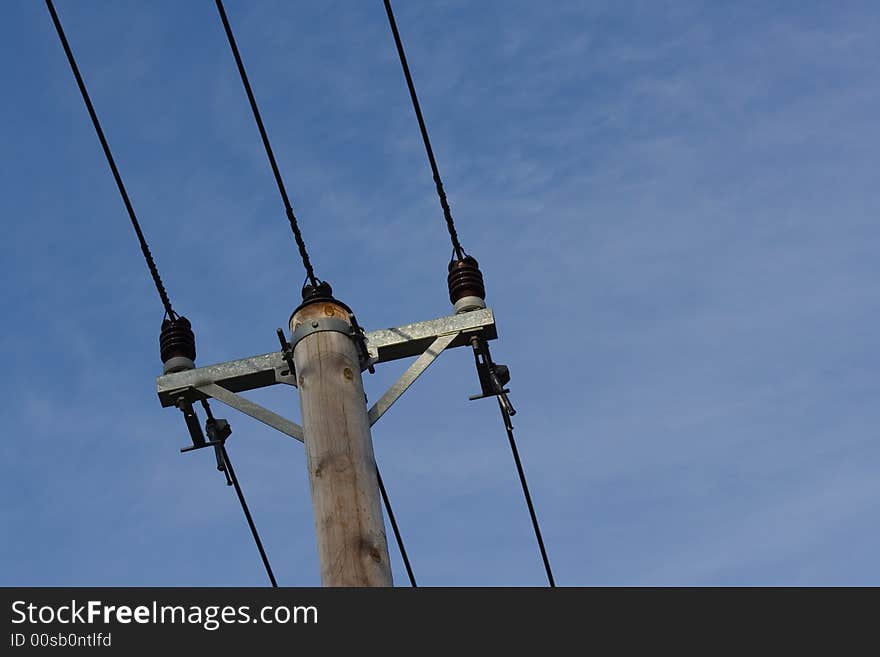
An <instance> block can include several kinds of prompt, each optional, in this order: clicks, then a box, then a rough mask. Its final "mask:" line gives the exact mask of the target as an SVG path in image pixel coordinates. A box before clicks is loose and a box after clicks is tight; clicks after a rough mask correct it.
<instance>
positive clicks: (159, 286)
mask: <svg viewBox="0 0 880 657" xmlns="http://www.w3.org/2000/svg"><path fill="white" fill-rule="evenodd" d="M46 6H47V7H48V8H49V14H50V15H51V16H52V22H53V23H54V24H55V30H56V31H57V32H58V38H59V39H61V45H62V47H63V48H64V54H65V55H67V61H68V62H69V63H70V68H71V70H72V71H73V77H74V78H76V84H77V86H78V87H79V92H80V93H81V94H82V97H83V100H84V101H85V104H86V109H87V110H88V112H89V116H90V117H91V119H92V125H94V126H95V132H97V133H98V140H99V141H100V142H101V148H103V149H104V155H105V156H106V157H107V163H108V164H109V165H110V171H112V172H113V179H114V180H115V181H116V186H117V187H118V188H119V194H120V195H121V196H122V202H123V203H124V204H125V209H126V210H127V211H128V217H129V219H131V225H132V227H134V232H135V234H136V235H137V239H138V243H139V244H140V246H141V252H142V253H143V254H144V260H146V262H147V267H148V268H149V270H150V276H152V277H153V282H154V283H155V284H156V291H157V292H158V293H159V298H160V299H161V300H162V305H163V306H164V307H165V312H166V313H167V314H168V317H169V318H171V319H172V320H173V319H175V318H176V317H177V313H175V312H174V309H173V308H172V307H171V301H170V300H169V298H168V293H167V292H166V291H165V285H164V284H163V283H162V278H161V277H160V276H159V269H158V268H157V267H156V263H155V261H154V260H153V254H152V253H151V252H150V247H149V245H148V244H147V240H146V238H145V237H144V233H143V231H142V230H141V225H140V222H138V218H137V215H136V214H135V212H134V207H132V204H131V199H129V197H128V192H127V191H126V190H125V185H124V184H123V182H122V176H120V175H119V169H118V168H117V167H116V161H115V160H114V159H113V154H112V153H111V152H110V146H109V144H108V143H107V138H106V137H105V136H104V130H103V129H102V128H101V123H100V121H98V114H97V113H96V112H95V107H94V106H93V105H92V100H91V98H89V92H88V91H87V90H86V85H85V83H84V82H83V79H82V75H80V72H79V67H78V66H77V65H76V60H75V59H74V58H73V52H72V51H71V49H70V44H69V43H68V42H67V37H66V36H65V34H64V29H63V28H62V27H61V21H60V20H59V19H58V14H57V13H56V12H55V6H54V5H53V4H52V0H46Z"/></svg>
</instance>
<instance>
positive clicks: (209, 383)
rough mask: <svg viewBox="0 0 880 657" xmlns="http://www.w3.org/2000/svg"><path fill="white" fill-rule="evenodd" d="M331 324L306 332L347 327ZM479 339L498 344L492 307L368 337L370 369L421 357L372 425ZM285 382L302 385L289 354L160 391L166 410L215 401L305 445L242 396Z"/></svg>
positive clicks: (190, 374)
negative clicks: (428, 373) (454, 351)
mask: <svg viewBox="0 0 880 657" xmlns="http://www.w3.org/2000/svg"><path fill="white" fill-rule="evenodd" d="M330 321H333V320H332V318H327V319H320V320H318V324H319V326H318V327H315V326H312V322H308V323H307V324H305V325H304V326H307V327H308V329H303V330H304V331H306V332H315V331H317V330H324V331H334V330H340V329H342V327H341V326H335V325H331V324H328V322H330ZM335 321H337V322H339V323H340V325H342V324H345V327H344V330H341V332H343V333H347V334H350V333H351V330H352V329H351V326H349V325H348V324H346V323H345V322H342V321H341V320H335ZM300 328H302V327H300ZM299 330H300V329H299V328H298V329H297V331H295V332H294V335H293V336H292V337H291V342H292V343H293V344H294V345H295V344H296V342H297V341H298V340H299V339H302V337H303V335H298V334H299ZM473 336H480V338H481V339H482V340H494V339H495V338H497V337H498V333H497V331H496V328H495V316H494V315H493V313H492V311H491V310H490V309H489V308H484V309H482V310H474V311H470V312H464V313H459V314H457V315H450V316H448V317H440V318H439V319H432V320H429V321H426V322H416V323H415V324H407V325H404V326H399V327H396V328H389V329H381V330H378V331H371V332H370V333H366V334H365V335H364V336H363V342H365V344H366V363H367V364H368V366H369V367H371V366H372V365H373V364H375V363H384V362H388V361H392V360H398V359H400V358H408V357H411V356H418V358H417V359H416V361H415V362H414V363H413V364H412V365H410V366H409V367H408V368H407V370H406V371H405V372H404V373H403V375H401V377H400V378H399V379H398V380H397V381H396V382H395V383H394V384H393V385H392V386H391V387H390V388H389V389H388V390H387V391H386V392H385V394H383V395H382V397H381V398H380V399H379V400H378V401H377V402H376V403H375V404H374V405H373V406H372V408H370V410H369V419H370V425H371V426H372V425H373V424H375V423H376V422H377V421H378V420H379V418H381V417H382V416H383V415H384V414H385V412H386V411H387V410H388V409H389V408H391V405H392V404H394V402H396V401H397V400H398V399H399V398H400V397H401V395H403V393H404V392H406V390H407V389H408V388H409V387H410V386H411V385H412V384H413V382H415V380H416V379H417V378H418V377H419V376H421V374H422V373H423V372H424V371H425V370H426V369H428V367H429V366H430V365H431V363H433V362H434V361H435V360H436V359H437V357H438V356H439V355H440V354H441V353H442V352H443V351H444V350H445V349H449V348H453V347H464V346H468V345H469V344H470V339H471V337H473ZM282 337H283V336H282ZM279 383H284V384H287V385H291V386H296V373H295V372H293V371H292V369H291V367H290V365H289V363H288V362H287V360H286V359H285V351H284V350H282V351H275V352H272V353H268V354H262V355H259V356H251V357H250V358H243V359H240V360H232V361H228V362H225V363H219V364H217V365H208V366H206V367H198V368H195V369H191V370H185V371H182V372H174V373H171V374H165V375H163V376H160V377H158V379H157V380H156V388H157V392H158V395H159V402H160V403H161V404H162V406H175V405H177V404H179V403H181V402H184V403H185V402H189V403H192V402H195V401H198V400H200V399H204V398H206V397H213V398H214V399H217V400H218V401H221V402H223V403H224V404H226V405H228V406H231V407H232V408H234V409H236V410H238V411H240V412H242V413H244V414H246V415H250V416H251V417H252V418H254V419H256V420H259V421H260V422H262V423H264V424H266V425H268V426H270V427H272V428H273V429H277V430H278V431H280V432H281V433H284V434H286V435H288V436H291V437H292V438H296V439H297V440H299V441H300V442H302V441H303V440H304V433H303V428H302V427H301V426H300V425H298V424H297V423H296V422H292V421H290V420H288V419H287V418H284V417H282V416H281V415H278V414H277V413H273V412H272V411H270V410H268V409H267V408H264V407H262V406H260V405H259V404H256V403H254V402H252V401H250V400H249V399H245V398H244V397H241V396H239V395H237V394H236V393H239V392H244V391H247V390H255V389H257V388H265V387H267V386H272V385H276V384H279Z"/></svg>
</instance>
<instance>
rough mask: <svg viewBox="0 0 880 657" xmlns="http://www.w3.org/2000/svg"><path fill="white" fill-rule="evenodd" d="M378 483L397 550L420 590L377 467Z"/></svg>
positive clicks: (413, 585)
mask: <svg viewBox="0 0 880 657" xmlns="http://www.w3.org/2000/svg"><path fill="white" fill-rule="evenodd" d="M376 481H378V482H379V492H380V493H382V501H384V502H385V509H386V510H387V511H388V520H389V521H390V522H391V529H392V530H394V538H395V539H396V540H397V548H398V549H399V550H400V556H401V557H403V565H404V566H405V567H406V574H407V575H409V583H410V584H411V585H412V587H413V588H418V584H416V576H415V575H414V574H413V569H412V566H411V565H410V563H409V557H408V556H407V555H406V547H404V545H403V537H402V536H401V535H400V529H399V528H398V527H397V520H395V519H394V511H392V510H391V500H389V499H388V492H387V491H386V490H385V484H383V483H382V475H381V474H379V468H378V466H377V467H376Z"/></svg>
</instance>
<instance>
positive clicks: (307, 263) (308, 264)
mask: <svg viewBox="0 0 880 657" xmlns="http://www.w3.org/2000/svg"><path fill="white" fill-rule="evenodd" d="M216 4H217V11H218V12H219V14H220V20H221V21H222V22H223V29H224V30H225V31H226V38H227V39H228V40H229V47H230V48H231V49H232V56H233V57H234V58H235V65H236V66H237V67H238V73H239V75H240V76H241V82H242V84H243V85H244V90H245V93H246V94H247V97H248V101H249V102H250V105H251V111H252V112H253V115H254V120H255V121H256V123H257V129H258V130H259V131H260V138H261V139H262V140H263V146H264V147H265V149H266V156H267V157H268V158H269V166H271V167H272V175H273V176H275V183H276V184H277V185H278V192H279V193H280V194H281V201H282V202H283V203H284V212H285V214H286V215H287V220H288V222H290V229H291V231H293V238H294V239H295V240H296V246H297V248H298V249H299V255H300V258H301V259H302V264H303V267H304V268H305V270H306V276H307V277H308V279H309V282H310V283H311V284H312V286H314V287H315V288H317V287H318V283H319V282H320V281H319V280H318V278H317V277H316V276H315V270H314V268H313V267H312V261H311V260H310V259H309V253H308V251H307V250H306V243H305V240H303V236H302V233H301V232H300V229H299V222H298V221H297V218H296V215H295V214H294V213H293V206H292V205H291V204H290V198H289V197H288V196H287V189H286V188H285V187H284V180H283V179H282V178H281V171H280V170H279V169H278V162H276V161H275V153H274V152H273V151H272V145H271V144H270V143H269V135H268V134H267V133H266V126H265V125H264V124H263V118H262V116H261V115H260V109H259V108H258V107H257V99H256V98H255V97H254V92H253V89H251V83H250V80H248V75H247V71H245V68H244V62H242V60H241V53H239V51H238V45H237V44H236V42H235V35H234V34H233V33H232V27H231V26H230V25H229V19H228V18H227V17H226V10H225V9H224V8H223V2H221V0H216Z"/></svg>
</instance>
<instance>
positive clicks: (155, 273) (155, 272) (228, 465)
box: [46, 0, 278, 586]
mask: <svg viewBox="0 0 880 657" xmlns="http://www.w3.org/2000/svg"><path fill="white" fill-rule="evenodd" d="M46 6H47V7H48V8H49V14H50V15H51V17H52V22H53V23H54V24H55V30H56V31H57V32H58V38H59V39H60V40H61V45H62V46H63V48H64V53H65V54H66V55H67V61H68V62H69V63H70V68H71V70H72V71H73V76H74V78H76V84H77V86H78V87H79V91H80V93H81V94H82V97H83V101H85V104H86V109H87V110H88V112H89V116H90V117H91V119H92V124H93V125H94V126H95V132H97V133H98V140H99V141H100V142H101V147H102V148H103V149H104V155H105V156H106V157H107V162H108V164H109V165H110V170H111V171H112V172H113V178H114V179H115V180H116V186H117V187H118V188H119V193H120V195H121V196H122V201H123V203H125V209H126V210H127V211H128V216H129V218H130V219H131V224H132V226H133V227H134V231H135V234H136V235H137V239H138V243H139V244H140V246H141V252H142V253H143V255H144V260H146V262H147V267H148V268H149V270H150V275H151V276H152V277H153V282H154V283H155V284H156V290H157V291H158V292H159V297H160V299H161V300H162V305H163V306H164V308H165V313H166V314H167V315H168V318H169V319H170V320H171V322H172V323H173V322H180V326H179V327H178V328H182V326H183V325H184V324H185V326H186V329H187V330H188V329H189V322H188V321H187V320H186V318H184V317H181V316H180V315H178V314H177V313H176V312H175V311H174V309H173V308H172V307H171V301H170V299H169V298H168V293H167V292H166V291H165V286H164V285H163V283H162V278H161V277H160V276H159V269H158V267H156V263H155V261H154V260H153V256H152V253H151V252H150V247H149V245H148V244H147V240H146V238H145V237H144V233H143V231H142V230H141V226H140V223H139V222H138V219H137V215H136V214H135V212H134V207H133V206H132V204H131V199H129V197H128V192H126V190H125V185H124V184H123V182H122V176H120V174H119V169H118V168H117V167H116V162H115V160H114V159H113V154H112V153H111V151H110V146H109V144H108V143H107V138H106V137H105V136H104V130H103V129H102V128H101V123H100V121H99V120H98V114H97V112H95V107H94V105H92V100H91V98H90V97H89V92H88V90H87V89H86V85H85V82H84V81H83V78H82V75H80V72H79V66H77V64H76V60H75V59H74V57H73V51H72V50H71V49H70V44H69V43H68V41H67V36H66V35H65V33H64V28H63V27H62V26H61V20H60V19H59V18H58V13H57V12H56V11H55V6H54V5H53V4H52V0H46ZM189 335H190V337H192V333H191V332H190V333H189ZM192 353H193V355H194V354H195V343H194V342H193V352H192ZM202 405H203V407H204V408H205V411H206V413H207V415H208V418H209V419H213V417H214V416H213V415H212V414H211V408H210V406H209V405H208V401H207V400H202ZM219 449H220V452H221V454H222V457H223V464H224V467H225V469H226V472H227V474H228V475H229V477H230V481H231V482H232V484H233V486H234V487H235V492H236V494H237V495H238V499H239V502H240V503H241V507H242V510H243V511H244V515H245V518H246V519H247V522H248V525H249V526H250V528H251V533H252V535H253V537H254V541H255V542H256V544H257V549H258V550H259V552H260V557H261V558H262V560H263V565H264V566H265V568H266V572H267V574H268V575H269V580H270V581H271V582H272V586H278V584H277V582H276V581H275V575H274V574H273V573H272V568H271V566H270V565H269V559H268V557H267V556H266V552H265V550H264V549H263V543H262V541H261V540H260V536H259V533H258V532H257V528H256V526H255V525H254V521H253V518H252V517H251V513H250V510H249V509H248V506H247V502H246V501H245V498H244V493H243V492H242V490H241V486H240V485H239V483H238V478H237V477H236V476H235V470H234V469H233V467H232V461H231V460H230V458H229V454H227V452H226V447H225V445H220V446H219Z"/></svg>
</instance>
